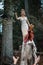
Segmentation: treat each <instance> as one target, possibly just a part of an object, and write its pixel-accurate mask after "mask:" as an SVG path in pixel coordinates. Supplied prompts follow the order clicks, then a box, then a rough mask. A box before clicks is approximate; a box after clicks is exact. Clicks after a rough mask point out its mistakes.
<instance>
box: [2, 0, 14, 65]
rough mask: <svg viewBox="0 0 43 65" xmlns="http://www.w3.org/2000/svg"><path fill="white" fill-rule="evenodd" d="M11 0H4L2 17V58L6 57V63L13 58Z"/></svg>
mask: <svg viewBox="0 0 43 65" xmlns="http://www.w3.org/2000/svg"><path fill="white" fill-rule="evenodd" d="M11 4H12V0H5V1H4V15H5V18H4V19H3V34H2V35H3V37H2V58H5V59H7V61H5V62H7V63H8V64H9V63H11V62H12V58H13V38H12V36H13V34H12V30H13V28H12V27H13V26H12V18H13V15H11V14H13V12H12V9H11V8H12V5H11Z"/></svg>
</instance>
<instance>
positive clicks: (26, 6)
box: [24, 0, 29, 16]
mask: <svg viewBox="0 0 43 65" xmlns="http://www.w3.org/2000/svg"><path fill="white" fill-rule="evenodd" d="M24 4H25V11H26V14H27V16H29V6H28V0H24Z"/></svg>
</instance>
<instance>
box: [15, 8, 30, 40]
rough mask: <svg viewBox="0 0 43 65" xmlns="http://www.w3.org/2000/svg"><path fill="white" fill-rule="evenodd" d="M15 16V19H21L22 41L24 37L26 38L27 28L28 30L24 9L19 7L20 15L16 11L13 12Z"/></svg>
mask: <svg viewBox="0 0 43 65" xmlns="http://www.w3.org/2000/svg"><path fill="white" fill-rule="evenodd" d="M15 16H16V19H17V20H20V21H21V31H22V35H23V41H24V39H25V37H27V38H28V30H29V26H30V23H29V21H28V19H27V17H26V14H25V10H24V9H21V16H20V17H18V16H17V13H15Z"/></svg>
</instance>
